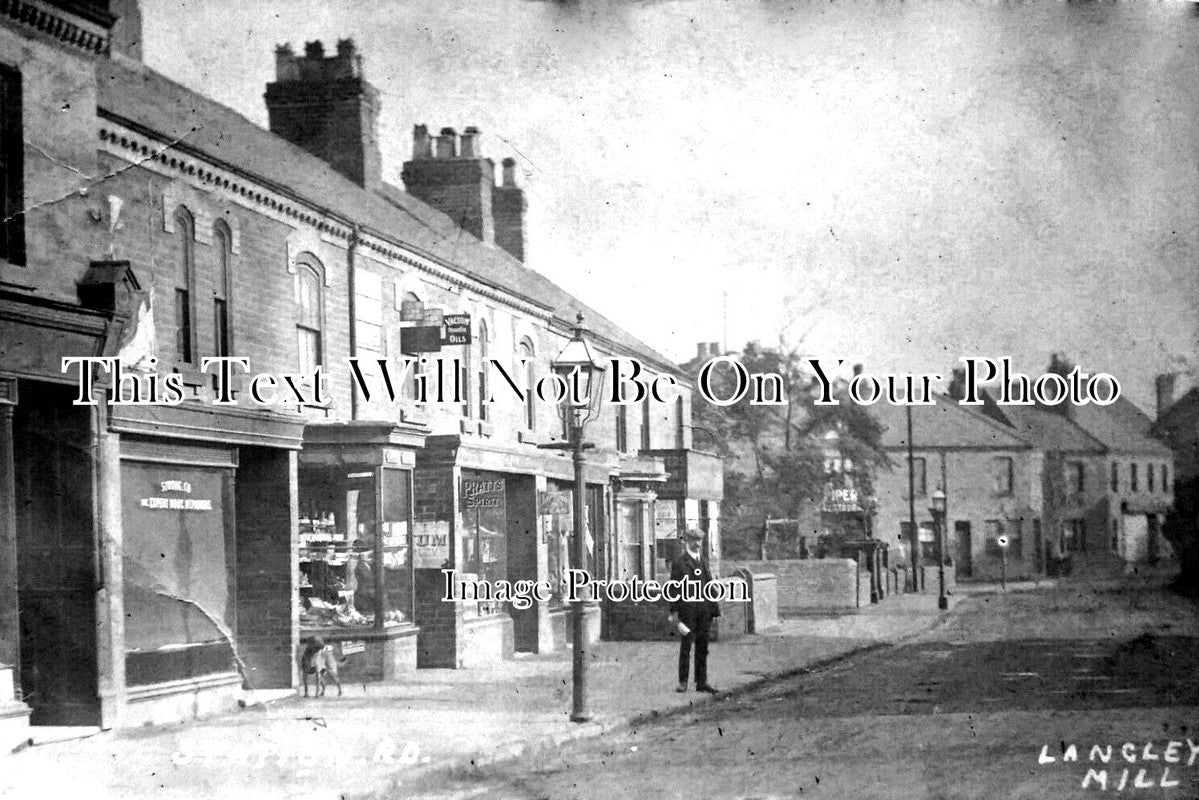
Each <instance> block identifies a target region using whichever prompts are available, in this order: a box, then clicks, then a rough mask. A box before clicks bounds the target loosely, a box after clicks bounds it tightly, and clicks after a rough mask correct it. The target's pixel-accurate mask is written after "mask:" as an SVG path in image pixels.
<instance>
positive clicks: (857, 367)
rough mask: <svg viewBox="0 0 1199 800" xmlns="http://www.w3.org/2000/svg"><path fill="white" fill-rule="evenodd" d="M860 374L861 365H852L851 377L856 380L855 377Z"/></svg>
mask: <svg viewBox="0 0 1199 800" xmlns="http://www.w3.org/2000/svg"><path fill="white" fill-rule="evenodd" d="M861 374H862V365H861V364H854V365H853V376H854V377H855V378H856V377H857V376H859V375H861Z"/></svg>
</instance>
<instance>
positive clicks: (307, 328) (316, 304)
mask: <svg viewBox="0 0 1199 800" xmlns="http://www.w3.org/2000/svg"><path fill="white" fill-rule="evenodd" d="M321 294H322V292H321V274H320V270H319V269H318V268H317V267H316V266H315V265H314V264H311V263H308V262H301V263H299V264H297V265H296V304H297V305H298V306H299V307H298V309H297V314H296V349H297V351H298V354H299V367H300V372H302V373H308V372H312V371H313V370H315V369H316V368H317V367H319V366H320V365H321V364H322V363H323V357H322V352H323V347H324V341H323V338H324V335H323V332H324V325H323V322H324V308H323V302H324V300H323V298H322V296H321Z"/></svg>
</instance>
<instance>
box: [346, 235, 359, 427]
mask: <svg viewBox="0 0 1199 800" xmlns="http://www.w3.org/2000/svg"><path fill="white" fill-rule="evenodd" d="M361 232H362V227H361V226H360V225H358V223H354V226H353V228H352V230H351V231H350V244H349V246H348V247H347V248H346V274H347V285H348V291H349V294H350V297H349V303H348V304H347V305H348V307H349V313H350V357H351V358H353V357H354V356H357V355H358V280H357V276H356V275H355V272H356V271H357V270H356V269H355V267H354V256H355V255H357V253H358V237H359V236H360V235H361ZM350 374H351V376H352V375H353V371H351V373H350ZM356 419H358V386H357V385H356V384H355V382H354V378H353V377H351V378H350V420H351V421H353V420H356Z"/></svg>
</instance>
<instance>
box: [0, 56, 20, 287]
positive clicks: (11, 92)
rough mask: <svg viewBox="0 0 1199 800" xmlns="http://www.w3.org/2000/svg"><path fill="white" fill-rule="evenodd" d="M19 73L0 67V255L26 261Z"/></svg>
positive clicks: (10, 260)
mask: <svg viewBox="0 0 1199 800" xmlns="http://www.w3.org/2000/svg"><path fill="white" fill-rule="evenodd" d="M21 105H22V103H21V73H20V72H18V71H17V70H15V69H12V68H11V67H7V66H0V183H2V186H0V190H2V191H0V203H3V213H2V214H0V219H3V220H4V222H3V227H2V229H0V258H4V259H7V260H8V261H9V262H10V263H13V264H21V265H23V264H24V263H25V214H24V208H25V144H24V128H23V127H22V121H21Z"/></svg>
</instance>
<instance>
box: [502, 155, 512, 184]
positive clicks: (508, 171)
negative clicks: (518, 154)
mask: <svg viewBox="0 0 1199 800" xmlns="http://www.w3.org/2000/svg"><path fill="white" fill-rule="evenodd" d="M500 167H501V170H502V171H501V175H502V177H501V179H500V185H501V186H503V187H504V188H505V189H514V188H516V159H515V158H512V157H511V156H509V157H508V158H505V159H504V160H503V161H501V162H500Z"/></svg>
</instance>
